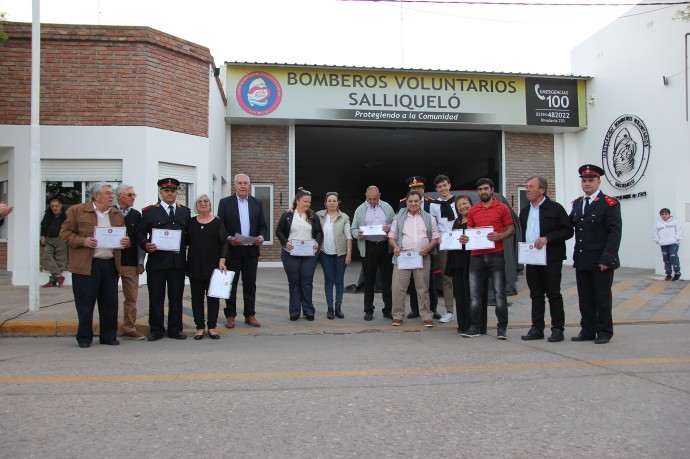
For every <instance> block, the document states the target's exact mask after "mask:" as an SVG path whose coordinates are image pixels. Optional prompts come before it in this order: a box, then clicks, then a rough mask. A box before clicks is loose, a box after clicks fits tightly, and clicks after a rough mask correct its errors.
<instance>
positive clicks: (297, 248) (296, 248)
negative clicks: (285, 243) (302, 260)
mask: <svg viewBox="0 0 690 459" xmlns="http://www.w3.org/2000/svg"><path fill="white" fill-rule="evenodd" d="M290 242H291V243H292V250H290V255H292V256H293V257H313V256H314V242H315V241H314V239H307V240H306V241H301V240H299V239H293V240H291V241H290Z"/></svg>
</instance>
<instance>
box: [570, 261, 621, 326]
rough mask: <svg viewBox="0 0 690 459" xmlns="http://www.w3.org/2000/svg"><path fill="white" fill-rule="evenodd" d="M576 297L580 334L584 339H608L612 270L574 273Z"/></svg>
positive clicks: (611, 319)
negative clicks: (579, 318)
mask: <svg viewBox="0 0 690 459" xmlns="http://www.w3.org/2000/svg"><path fill="white" fill-rule="evenodd" d="M575 279H576V280H577V296H578V299H579V302H580V315H581V316H582V320H580V327H581V328H582V330H581V331H580V333H581V334H582V335H583V336H586V337H590V338H591V337H595V336H598V337H602V338H610V337H612V336H613V317H612V315H611V309H612V307H613V298H612V296H611V285H612V284H613V270H611V269H607V270H606V271H584V270H581V269H578V270H576V271H575Z"/></svg>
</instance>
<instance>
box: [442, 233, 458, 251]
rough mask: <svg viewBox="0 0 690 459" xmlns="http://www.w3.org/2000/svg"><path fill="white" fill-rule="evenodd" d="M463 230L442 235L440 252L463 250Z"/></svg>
mask: <svg viewBox="0 0 690 459" xmlns="http://www.w3.org/2000/svg"><path fill="white" fill-rule="evenodd" d="M460 236H462V230H461V229H458V230H453V231H449V232H447V233H443V234H442V235H441V245H440V246H439V248H438V249H439V250H462V243H461V242H460Z"/></svg>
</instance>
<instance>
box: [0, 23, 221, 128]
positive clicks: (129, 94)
mask: <svg viewBox="0 0 690 459" xmlns="http://www.w3.org/2000/svg"><path fill="white" fill-rule="evenodd" d="M5 31H6V32H7V34H8V35H9V40H7V41H6V42H4V43H2V45H1V46H0V62H2V65H0V100H2V101H3V110H2V111H0V124H29V123H30V117H31V112H30V110H31V107H30V103H31V100H30V98H31V25H30V24H20V23H7V24H6V25H5ZM211 65H213V58H212V57H211V55H210V52H209V50H208V48H204V47H202V46H199V45H196V44H194V43H190V42H188V41H185V40H181V39H179V38H175V37H173V36H171V35H167V34H165V33H162V32H158V31H156V30H153V29H150V28H148V27H111V26H107V27H106V26H85V25H55V24H43V25H42V26H41V121H40V122H41V124H42V125H61V126H148V127H153V128H159V129H165V130H169V131H174V132H181V133H185V134H190V135H196V136H201V137H208V94H209V72H210V70H211V69H210V66H211Z"/></svg>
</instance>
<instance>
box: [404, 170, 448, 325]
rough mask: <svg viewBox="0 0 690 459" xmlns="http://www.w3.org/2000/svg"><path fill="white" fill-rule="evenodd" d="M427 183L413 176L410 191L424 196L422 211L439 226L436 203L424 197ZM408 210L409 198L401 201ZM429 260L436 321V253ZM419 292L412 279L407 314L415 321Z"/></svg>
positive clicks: (408, 183) (439, 315)
mask: <svg viewBox="0 0 690 459" xmlns="http://www.w3.org/2000/svg"><path fill="white" fill-rule="evenodd" d="M425 183H426V179H425V178H424V177H422V176H420V175H413V176H412V177H410V178H408V179H407V187H408V188H409V189H410V191H416V192H418V193H419V194H420V195H421V196H422V202H423V204H422V209H424V211H425V212H428V213H430V214H431V216H432V217H434V219H435V220H436V223H437V224H438V219H439V217H440V215H439V214H438V212H437V210H438V209H435V208H433V209H432V207H431V204H432V203H434V202H435V200H433V199H430V198H425V197H424V184H425ZM405 208H407V197H405V198H402V199H401V200H400V209H405ZM429 259H430V261H431V263H430V270H431V271H430V273H429V285H428V287H429V302H430V305H429V307H430V309H431V312H432V314H433V317H434V319H437V320H438V319H440V318H441V314H439V313H438V312H437V311H436V309H437V307H438V293H437V292H436V282H434V266H436V253H435V252H433V253H430V254H429ZM416 292H417V291H416V290H415V287H414V279H410V285H409V287H408V289H407V293H409V294H410V312H409V314H407V318H408V319H414V318H415V317H419V302H418V301H417V293H416Z"/></svg>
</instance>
